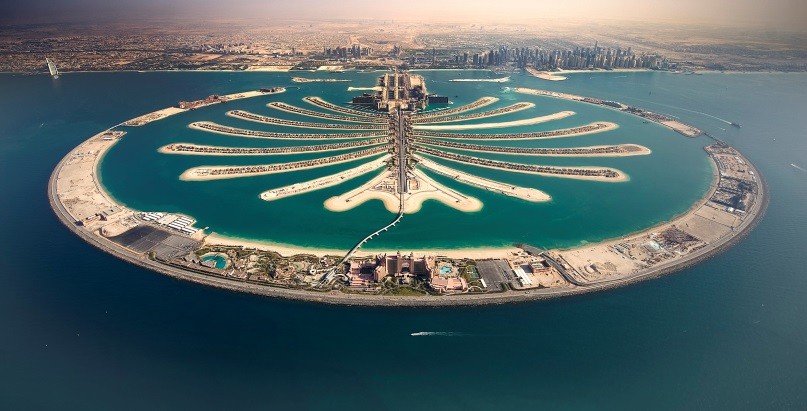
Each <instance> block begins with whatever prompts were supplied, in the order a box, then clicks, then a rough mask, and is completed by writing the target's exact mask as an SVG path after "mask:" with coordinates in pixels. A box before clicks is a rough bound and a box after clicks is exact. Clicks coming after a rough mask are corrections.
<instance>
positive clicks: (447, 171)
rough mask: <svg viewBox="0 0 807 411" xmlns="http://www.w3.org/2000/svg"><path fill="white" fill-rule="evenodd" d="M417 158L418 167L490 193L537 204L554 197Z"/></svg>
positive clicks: (539, 191) (532, 189)
mask: <svg viewBox="0 0 807 411" xmlns="http://www.w3.org/2000/svg"><path fill="white" fill-rule="evenodd" d="M416 158H417V160H418V165H420V166H421V167H423V168H425V169H427V170H430V171H433V172H435V173H437V174H441V175H444V176H446V177H449V178H452V179H454V180H455V181H458V182H460V183H463V184H468V185H471V186H474V187H479V188H483V189H485V190H488V191H493V192H496V193H499V194H504V195H506V196H510V197H515V198H519V199H522V200H525V201H531V202H536V203H537V202H544V201H549V200H551V199H552V197H550V196H549V194H546V193H544V192H543V191H541V190H537V189H534V188H529V187H519V186H514V185H512V184H507V183H502V182H500V181H496V180H491V179H489V178H484V177H479V176H475V175H473V174H468V173H466V172H463V171H459V170H456V169H453V168H450V167H446V166H444V165H442V164H439V163H435V162H434V161H431V160H429V159H427V158H425V157H420V156H418V157H416Z"/></svg>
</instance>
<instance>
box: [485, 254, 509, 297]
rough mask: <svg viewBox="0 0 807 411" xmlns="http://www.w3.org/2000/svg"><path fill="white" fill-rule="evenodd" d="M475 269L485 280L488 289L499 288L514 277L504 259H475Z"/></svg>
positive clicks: (495, 289) (496, 289) (494, 289)
mask: <svg viewBox="0 0 807 411" xmlns="http://www.w3.org/2000/svg"><path fill="white" fill-rule="evenodd" d="M476 269H477V270H478V271H479V275H480V276H481V277H482V279H483V280H485V284H487V286H488V288H487V289H488V290H489V291H498V290H501V289H502V287H503V286H504V285H505V284H510V282H511V281H513V279H514V274H513V271H512V270H511V269H510V266H509V265H508V264H507V261H505V260H489V261H477V262H476Z"/></svg>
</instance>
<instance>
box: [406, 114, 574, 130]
mask: <svg viewBox="0 0 807 411" xmlns="http://www.w3.org/2000/svg"><path fill="white" fill-rule="evenodd" d="M574 114H575V112H574V111H559V112H557V113H555V114H549V115H546V116H540V117H533V118H527V119H523V120H515V121H503V122H500V123H480V124H451V125H439V126H427V125H419V124H416V125H414V126H413V127H414V129H415V130H435V131H439V130H482V129H490V128H508V127H518V126H531V125H533V124H541V123H546V122H548V121H553V120H560V119H562V118H566V117H569V116H573V115H574Z"/></svg>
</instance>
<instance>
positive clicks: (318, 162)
mask: <svg viewBox="0 0 807 411" xmlns="http://www.w3.org/2000/svg"><path fill="white" fill-rule="evenodd" d="M387 151H388V148H387V147H385V146H381V147H374V148H368V149H366V150H361V151H354V152H352V153H345V154H340V155H337V156H331V157H324V158H315V159H311V160H303V161H295V162H290V163H278V164H263V165H257V166H232V167H220V168H209V169H207V173H204V172H202V171H201V170H200V172H199V174H200V175H210V176H215V175H227V174H260V173H269V172H280V171H291V170H297V169H302V168H310V167H322V166H324V165H328V164H333V163H340V162H345V161H350V160H354V159H359V158H363V157H368V156H372V155H375V154H381V153H385V152H387Z"/></svg>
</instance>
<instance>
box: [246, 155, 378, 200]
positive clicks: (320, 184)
mask: <svg viewBox="0 0 807 411" xmlns="http://www.w3.org/2000/svg"><path fill="white" fill-rule="evenodd" d="M387 161H389V156H384V157H381V158H379V159H378V160H374V161H371V162H369V163H365V164H362V165H360V166H358V167H353V168H351V169H348V170H345V171H342V172H340V173H336V174H331V175H328V176H325V177H320V178H317V179H314V180H310V181H305V182H301V183H295V184H292V185H288V186H284V187H279V188H273V189H271V190H266V191H264V192H262V193H261V195H260V197H261V199H262V200H265V201H275V200H280V199H283V198H288V197H292V196H295V195H298V194H305V193H310V192H312V191H316V190H321V189H323V188H328V187H333V186H335V185H339V184H342V183H344V182H345V181H348V180H352V179H354V178H356V177H359V176H362V175H364V174H367V173H369V172H371V171H373V170H377V169H379V168H381V167H384V166H385V165H386V163H387Z"/></svg>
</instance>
